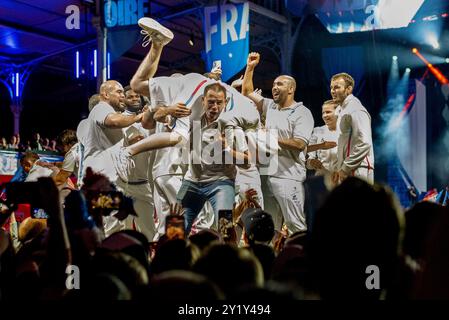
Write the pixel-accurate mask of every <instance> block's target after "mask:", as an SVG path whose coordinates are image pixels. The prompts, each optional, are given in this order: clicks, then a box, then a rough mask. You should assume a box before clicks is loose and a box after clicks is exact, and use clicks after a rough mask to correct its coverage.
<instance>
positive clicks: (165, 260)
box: [151, 239, 200, 275]
mask: <svg viewBox="0 0 449 320" xmlns="http://www.w3.org/2000/svg"><path fill="white" fill-rule="evenodd" d="M199 255H200V251H199V249H198V248H197V247H196V246H195V245H193V244H191V243H189V242H187V241H185V240H183V239H173V240H168V241H166V242H164V243H163V244H161V246H160V247H159V248H158V249H157V251H156V255H155V256H154V259H153V261H152V263H151V274H152V275H156V274H159V273H162V272H164V271H169V270H191V268H192V266H193V264H194V263H195V262H196V260H197V259H198V257H199Z"/></svg>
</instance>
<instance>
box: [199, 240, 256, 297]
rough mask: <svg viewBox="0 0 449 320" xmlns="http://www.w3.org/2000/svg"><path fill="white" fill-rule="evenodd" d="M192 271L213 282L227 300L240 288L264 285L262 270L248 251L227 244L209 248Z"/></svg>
mask: <svg viewBox="0 0 449 320" xmlns="http://www.w3.org/2000/svg"><path fill="white" fill-rule="evenodd" d="M193 271H194V272H197V273H199V274H202V275H204V276H206V277H207V278H208V279H210V280H212V281H213V282H215V284H217V285H218V286H219V287H220V289H221V290H223V292H224V293H225V295H226V297H227V298H229V297H230V296H232V295H233V293H235V292H236V291H237V289H238V288H240V287H243V286H256V287H262V286H263V284H264V276H263V269H262V266H261V265H260V262H259V261H258V260H257V258H256V257H255V256H254V255H253V254H252V253H251V252H250V251H249V250H247V249H244V248H237V247H235V246H231V245H229V244H215V245H212V246H210V247H209V248H208V249H207V250H206V252H205V253H204V255H203V256H202V257H201V258H200V259H199V260H198V261H197V262H196V264H195V265H194V266H193Z"/></svg>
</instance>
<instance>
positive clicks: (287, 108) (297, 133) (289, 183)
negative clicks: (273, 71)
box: [242, 52, 314, 234]
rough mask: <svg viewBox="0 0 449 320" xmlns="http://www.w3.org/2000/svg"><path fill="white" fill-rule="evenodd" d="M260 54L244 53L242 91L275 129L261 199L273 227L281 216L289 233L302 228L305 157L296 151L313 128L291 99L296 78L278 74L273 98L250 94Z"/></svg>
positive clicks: (309, 117) (300, 106)
mask: <svg viewBox="0 0 449 320" xmlns="http://www.w3.org/2000/svg"><path fill="white" fill-rule="evenodd" d="M259 61H260V55H259V53H257V52H251V53H250V54H249V55H248V60H247V66H246V70H245V76H244V78H243V84H242V93H243V94H244V95H245V96H247V97H248V98H250V99H251V100H252V101H253V102H254V103H255V105H256V107H257V109H258V111H259V113H260V114H265V118H266V122H265V128H266V129H267V130H270V133H273V132H275V133H277V142H278V146H279V148H278V156H277V161H271V162H270V169H269V170H268V173H267V177H266V179H267V183H266V184H265V183H262V185H263V186H264V187H265V190H264V200H265V210H267V211H268V212H270V213H271V214H272V215H273V219H274V221H275V227H276V230H278V231H280V228H281V227H282V218H283V220H284V223H285V224H286V226H287V228H288V230H289V233H290V234H291V233H294V232H297V231H305V230H306V222H305V215H304V188H303V181H304V180H305V178H306V167H305V161H304V160H305V158H304V156H303V155H301V156H300V154H301V153H302V152H303V151H304V149H305V148H306V147H307V144H308V143H309V139H310V137H311V135H312V130H313V125H314V121H313V116H312V113H311V112H310V110H309V109H307V108H306V107H305V106H304V105H303V104H302V102H296V101H295V90H296V82H295V79H293V78H292V77H290V76H287V75H281V76H279V77H277V78H276V79H275V80H274V82H273V88H272V90H271V91H272V94H273V99H267V98H263V97H261V96H260V95H257V94H254V85H253V74H254V69H255V68H256V66H257V65H258V64H259Z"/></svg>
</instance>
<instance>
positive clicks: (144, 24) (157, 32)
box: [137, 17, 174, 47]
mask: <svg viewBox="0 0 449 320" xmlns="http://www.w3.org/2000/svg"><path fill="white" fill-rule="evenodd" d="M137 23H138V24H139V26H140V27H141V28H142V29H143V30H140V33H141V34H143V35H145V38H144V39H143V42H142V46H143V47H146V46H147V45H148V44H149V43H150V41H153V42H159V43H161V44H162V45H164V46H165V45H166V44H167V43H169V42H170V41H172V40H173V37H174V35H173V32H171V31H170V29H167V28H166V27H164V26H163V25H161V24H160V23H159V22H157V21H156V20H154V19H151V18H147V17H143V18H140V19H139V21H138V22H137Z"/></svg>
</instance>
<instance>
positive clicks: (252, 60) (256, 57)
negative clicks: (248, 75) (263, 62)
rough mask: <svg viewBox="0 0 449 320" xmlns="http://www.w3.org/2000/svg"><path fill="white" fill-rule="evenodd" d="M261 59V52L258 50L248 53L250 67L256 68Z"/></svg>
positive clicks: (247, 63)
mask: <svg viewBox="0 0 449 320" xmlns="http://www.w3.org/2000/svg"><path fill="white" fill-rule="evenodd" d="M259 61H260V54H259V53H258V52H251V53H250V54H249V55H248V60H247V62H246V65H247V66H248V67H250V68H255V67H256V66H257V65H258V64H259Z"/></svg>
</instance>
